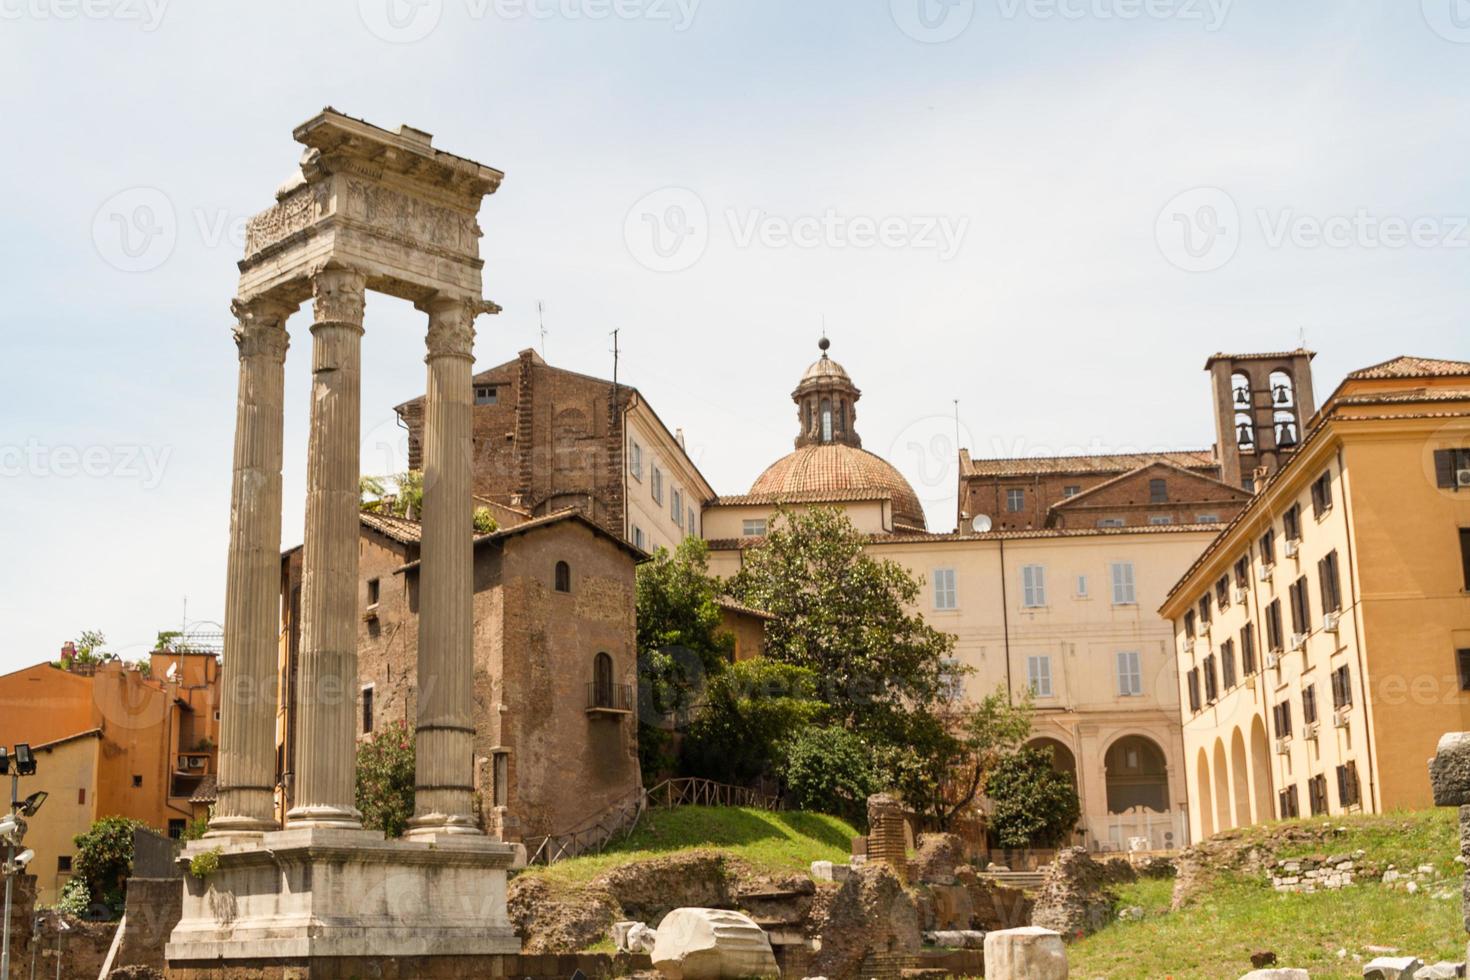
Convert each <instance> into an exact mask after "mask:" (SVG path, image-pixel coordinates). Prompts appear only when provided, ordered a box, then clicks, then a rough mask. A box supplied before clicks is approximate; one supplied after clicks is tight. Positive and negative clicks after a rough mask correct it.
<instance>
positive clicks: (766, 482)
mask: <svg viewBox="0 0 1470 980" xmlns="http://www.w3.org/2000/svg"><path fill="white" fill-rule="evenodd" d="M750 492H751V495H752V496H755V495H760V496H761V497H763V498H770V499H776V500H783V501H792V502H796V501H799V500H803V499H805V500H812V501H817V500H831V501H841V500H873V499H879V498H883V497H888V498H890V499H892V501H893V520H894V522H895V523H896V524H902V525H905V526H907V527H911V528H919V529H921V530H922V529H924V528H925V527H926V525H925V523H924V508H923V506H921V505H920V503H919V495H918V494H916V493H914V488H913V487H912V486H910V485H909V481H908V480H905V479H904V478H903V474H902V473H900V472H898V470H897V469H895V468H894V467H893V465H892V464H891V463H889V462H888V461H887V460H885V459H883V458H882V457H881V456H875V455H873V454H872V453H870V452H868V451H867V450H866V449H859V448H858V447H856V446H850V445H847V444H845V443H841V442H831V443H813V444H810V445H806V446H803V447H801V448H800V449H798V450H796V451H795V452H793V453H791V454H790V455H787V456H783V457H782V458H781V459H778V460H776V462H774V463H772V464H771V465H770V466H769V467H768V468H767V469H766V471H765V472H764V473H762V474H761V475H760V476H759V477H758V478H757V479H756V481H755V484H754V485H752V486H751V488H750Z"/></svg>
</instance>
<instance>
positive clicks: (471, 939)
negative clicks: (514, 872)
mask: <svg viewBox="0 0 1470 980" xmlns="http://www.w3.org/2000/svg"><path fill="white" fill-rule="evenodd" d="M216 849H218V851H219V855H218V864H219V867H218V869H217V870H216V871H214V872H213V873H212V874H210V875H209V876H208V878H206V879H200V878H196V877H194V876H193V875H192V874H188V873H186V874H185V876H184V883H183V889H184V907H183V916H182V918H181V919H180V920H179V924H178V926H177V927H176V928H175V929H174V931H173V934H172V936H171V937H170V939H169V943H168V946H167V948H166V950H165V955H166V957H167V959H168V962H169V972H170V975H172V976H196V975H197V976H205V975H209V976H216V975H220V976H222V975H225V974H224V973H218V974H210V973H208V971H209V970H211V969H212V970H216V971H227V972H229V973H230V975H233V973H234V972H235V970H236V968H237V967H238V968H243V969H245V970H246V971H248V975H250V976H261V977H281V978H303V980H304V978H308V977H310V978H316V977H318V976H321V977H336V976H337V975H338V973H339V972H340V969H339V968H345V969H348V970H349V973H344V974H342V975H343V976H348V975H357V976H383V975H384V974H383V973H382V972H381V967H380V968H378V969H376V970H370V971H369V972H365V973H364V972H361V969H362V965H364V964H368V963H372V962H375V961H376V962H379V963H386V962H390V961H407V960H420V959H433V960H436V961H437V960H439V959H441V958H442V959H446V960H458V961H459V962H460V963H469V962H472V961H473V960H474V959H476V958H479V957H493V956H498V955H502V954H509V953H517V952H519V951H520V941H519V940H518V939H517V938H516V935H515V932H514V930H513V929H512V928H511V925H510V921H509V919H508V918H507V915H506V907H505V878H506V870H507V869H508V868H510V867H511V866H512V864H513V863H514V862H515V860H516V857H517V848H516V847H515V846H514V845H510V844H503V843H500V842H499V841H494V840H490V839H489V838H485V837H465V836H459V835H455V836H448V837H442V838H436V839H433V840H423V839H420V840H414V841H401V840H393V841H389V840H384V839H383V835H382V834H380V833H377V832H374V831H363V830H332V829H323V828H315V827H313V828H302V829H294V830H284V831H277V832H272V833H268V834H263V835H261V836H260V837H256V838H229V839H222V838H210V839H205V840H199V841H194V842H192V843H190V844H189V846H188V847H187V848H185V850H184V853H183V855H182V857H181V858H180V860H181V861H182V862H184V863H185V864H187V863H188V862H189V860H190V859H191V858H193V857H195V856H197V855H200V854H204V853H207V852H210V851H214V850H216ZM346 961H353V963H354V964H355V965H349V964H348V963H347V962H346ZM334 964H335V965H334ZM438 965H439V964H436V967H435V969H434V970H433V971H432V972H426V973H422V974H419V975H422V976H440V975H441V973H440V971H439V970H438V969H437V966H438ZM420 966H421V967H422V968H428V964H427V963H421V964H420ZM334 970H337V971H338V972H333V971H334ZM240 975H241V976H244V975H247V973H241V974H240ZM444 975H453V974H452V973H451V972H449V971H448V970H447V969H446V971H445V974H444ZM460 975H464V974H463V973H461V974H460Z"/></svg>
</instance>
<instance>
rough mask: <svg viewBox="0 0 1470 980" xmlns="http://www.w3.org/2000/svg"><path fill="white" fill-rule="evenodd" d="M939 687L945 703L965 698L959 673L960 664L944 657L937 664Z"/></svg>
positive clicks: (963, 683)
mask: <svg viewBox="0 0 1470 980" xmlns="http://www.w3.org/2000/svg"><path fill="white" fill-rule="evenodd" d="M939 687H940V691H941V696H942V697H943V698H944V700H946V701H950V702H954V701H959V700H960V699H962V698H963V697H964V696H965V681H964V677H963V675H962V674H961V673H960V662H959V661H958V660H955V659H954V658H953V657H946V658H944V659H943V660H942V661H940V664H939Z"/></svg>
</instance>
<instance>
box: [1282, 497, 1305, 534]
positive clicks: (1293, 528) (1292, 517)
mask: <svg viewBox="0 0 1470 980" xmlns="http://www.w3.org/2000/svg"><path fill="white" fill-rule="evenodd" d="M1281 530H1282V531H1283V532H1284V533H1285V534H1286V540H1288V541H1300V540H1301V539H1302V505H1301V504H1292V505H1291V506H1290V507H1288V508H1286V513H1284V514H1282V515H1281Z"/></svg>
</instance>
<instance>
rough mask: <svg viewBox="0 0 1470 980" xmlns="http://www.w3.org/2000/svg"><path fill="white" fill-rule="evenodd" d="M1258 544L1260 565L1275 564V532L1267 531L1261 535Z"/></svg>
mask: <svg viewBox="0 0 1470 980" xmlns="http://www.w3.org/2000/svg"><path fill="white" fill-rule="evenodd" d="M1259 544H1260V549H1261V564H1262V565H1274V564H1276V532H1275V531H1267V532H1266V533H1265V534H1263V535H1261V540H1260V542H1259Z"/></svg>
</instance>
